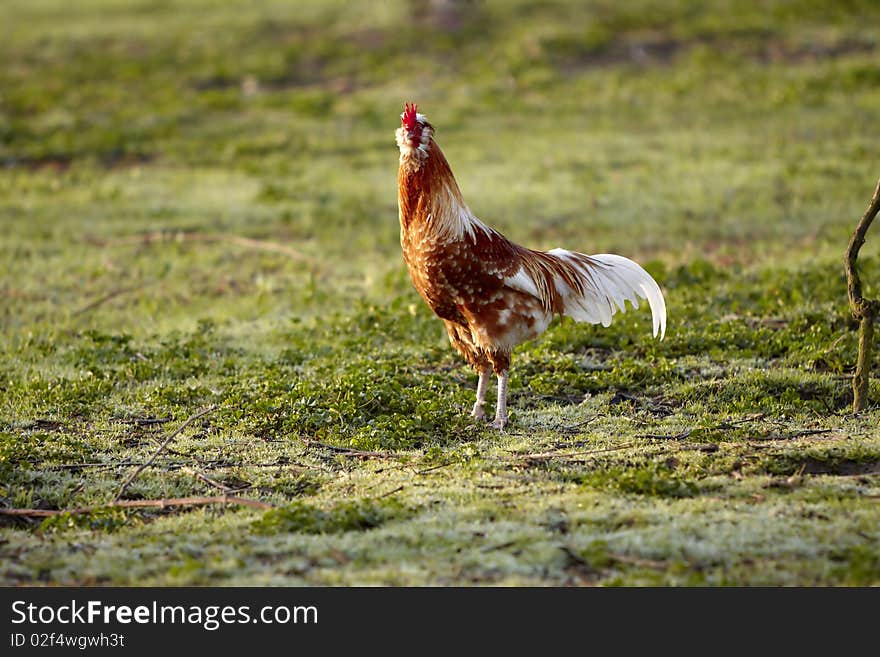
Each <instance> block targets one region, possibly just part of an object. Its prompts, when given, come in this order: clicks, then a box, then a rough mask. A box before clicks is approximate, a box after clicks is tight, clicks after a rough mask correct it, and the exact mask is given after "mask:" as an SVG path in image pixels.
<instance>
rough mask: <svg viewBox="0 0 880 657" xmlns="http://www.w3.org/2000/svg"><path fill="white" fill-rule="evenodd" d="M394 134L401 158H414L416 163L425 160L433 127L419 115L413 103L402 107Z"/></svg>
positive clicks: (423, 116) (422, 115)
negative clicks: (398, 124)
mask: <svg viewBox="0 0 880 657" xmlns="http://www.w3.org/2000/svg"><path fill="white" fill-rule="evenodd" d="M396 134H397V145H398V147H400V156H401V158H404V157H407V158H411V157H415V158H416V161H424V160H425V159H427V157H428V150H429V148H430V143H431V137H432V136H433V134H434V127H433V126H432V125H431V124H430V123H428V119H426V118H425V115H424V114H419V109H418V106H417V105H416V104H415V103H413V104H412V105H410V104H409V103H406V104H405V105H404V108H403V113H402V114H401V115H400V127H399V128H398V129H397V133H396Z"/></svg>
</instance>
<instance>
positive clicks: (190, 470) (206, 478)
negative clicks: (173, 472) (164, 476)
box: [180, 465, 252, 495]
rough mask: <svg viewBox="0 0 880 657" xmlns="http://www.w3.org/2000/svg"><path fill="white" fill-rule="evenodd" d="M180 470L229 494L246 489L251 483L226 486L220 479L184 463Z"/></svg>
mask: <svg viewBox="0 0 880 657" xmlns="http://www.w3.org/2000/svg"><path fill="white" fill-rule="evenodd" d="M180 471H181V472H185V473H187V474H190V475H192V476H193V477H195V478H196V479H198V480H199V481H203V482H205V483H206V484H208V485H209V486H213V487H214V488H217V489H219V490H221V491H222V492H223V493H224V494H226V495H230V494H233V493H236V492H239V491H243V490H246V489H248V488H251V487H252V485H251V484H248V485H247V486H242V487H240V488H232V487H231V486H227V485H226V484H224V483H222V482H220V481H217V480H216V479H212V478H211V477H209V476H208V475H206V474H204V473H203V472H199V471H198V470H196V469H195V468H191V467H189V466H186V465H185V466H183V467H182V468H180Z"/></svg>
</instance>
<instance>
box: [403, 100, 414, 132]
mask: <svg viewBox="0 0 880 657" xmlns="http://www.w3.org/2000/svg"><path fill="white" fill-rule="evenodd" d="M418 111H419V107H418V105H416V104H415V103H413V104H412V105H410V104H409V103H405V104H404V106H403V115H402V116H401V117H400V123H401V124H402V125H403V127H404V128H406V129H407V130H409V131H413V130H415V129H416V113H417V112H418Z"/></svg>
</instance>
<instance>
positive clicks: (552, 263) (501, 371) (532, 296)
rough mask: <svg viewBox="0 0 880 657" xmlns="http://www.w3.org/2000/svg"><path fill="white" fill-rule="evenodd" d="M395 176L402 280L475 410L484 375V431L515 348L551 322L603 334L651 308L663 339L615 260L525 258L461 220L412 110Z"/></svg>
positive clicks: (654, 296)
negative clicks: (616, 321)
mask: <svg viewBox="0 0 880 657" xmlns="http://www.w3.org/2000/svg"><path fill="white" fill-rule="evenodd" d="M400 121H401V126H400V128H398V129H397V132H396V136H397V145H398V147H399V148H400V168H399V170H398V174H397V185H398V210H399V217H400V243H401V247H402V248H403V258H404V260H405V261H406V265H407V268H408V269H409V275H410V278H411V279H412V282H413V285H414V286H415V288H416V290H418V292H419V294H420V295H421V296H422V298H423V299H424V300H425V302H426V303H427V304H428V306H430V308H431V310H433V311H434V313H435V314H436V315H437V316H438V317H440V319H442V320H443V322H444V324H445V325H446V332H447V333H448V334H449V340H450V342H451V343H452V346H453V347H455V349H456V350H458V352H459V353H461V355H462V356H464V358H465V360H467V362H468V363H469V364H470V365H471V366H472V367H473V368H474V370H476V372H477V374H478V376H479V381H478V383H477V399H476V402H475V403H474V408H473V412H472V413H471V415H472V416H473V417H474V418H476V419H477V420H485V418H486V413H485V411H484V410H483V407H484V406H485V404H486V391H487V389H488V387H489V380H490V378H491V375H492V373H494V374H495V376H496V377H497V379H498V398H497V402H496V407H495V420H494V421H493V422H492V426H494V427H495V428H497V429H504V427H505V426H506V425H507V422H508V413H507V380H508V371H509V369H510V356H511V353H512V351H513V349H514V347H516V346H517V345H519V344H521V343H523V342H525V341H527V340H531V339H533V338H535V337H537V336H539V335H540V334H541V333H543V332H544V331H545V330H546V329H547V327H548V325H549V324H550V322H551V320H552V319H553V318H554V317H555V316H557V315H559V316H563V315H564V316H566V317H571V318H573V319H574V320H576V321H579V322H588V323H590V324H602V326H608V325H609V324H610V323H611V317H612V315H614V314H615V313H616V312H617V311H620V312H625V311H626V308H625V304H626V301H629V302H630V303H632V305H633V307H635V308H638V299H639V298H646V299H647V300H648V303H649V304H650V306H651V315H652V318H653V322H654V337H656V336H657V334H658V333H659V334H660V339H661V340H662V339H663V336H664V334H665V333H666V303H665V301H664V299H663V294H662V292H661V291H660V287H659V286H658V285H657V282H656V281H655V280H654V279H653V278H651V276H650V275H649V274H648V273H647V272H646V271H645V270H644V269H642V267H640V266H639V265H638V264H636V263H635V262H633V261H632V260H629V259H627V258H624V257H622V256H619V255H612V254H608V253H602V254H599V255H584V254H583V253H576V252H574V251H566V250H565V249H553V250H552V251H546V252H545V251H534V250H532V249H527V248H525V247H522V246H519V245H518V244H514V243H513V242H511V241H510V240H508V239H507V238H506V237H504V236H503V235H502V234H501V233H499V232H498V231H496V230H493V229H492V228H490V227H489V226H487V225H486V224H484V223H483V222H481V221H480V220H479V219H477V218H476V217H475V216H474V214H473V212H471V211H470V209H469V208H468V206H467V204H466V203H465V202H464V198H463V197H462V194H461V190H460V189H459V188H458V184H457V183H456V182H455V177H454V176H453V175H452V170H451V169H450V167H449V163H448V162H447V161H446V158H445V157H444V156H443V151H441V150H440V146H439V145H438V144H437V142H436V141H435V140H434V127H433V126H432V125H431V124H430V123H429V122H428V120H427V119H426V118H425V116H424V114H420V113H419V112H418V109H417V107H416V105H415V104H413V105H410V104H409V103H407V104H406V105H405V106H404V111H403V113H402V114H401V115H400Z"/></svg>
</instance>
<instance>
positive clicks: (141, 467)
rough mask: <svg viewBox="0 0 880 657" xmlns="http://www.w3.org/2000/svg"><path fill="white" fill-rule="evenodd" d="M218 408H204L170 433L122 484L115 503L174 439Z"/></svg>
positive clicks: (214, 406)
mask: <svg viewBox="0 0 880 657" xmlns="http://www.w3.org/2000/svg"><path fill="white" fill-rule="evenodd" d="M217 408H218V407H217V405H216V404H214V405H212V406H208V408H203V409H202V410H201V411H199V412H198V413H196V414H195V415H191V416H190V417H189V418H187V420H186V422H184V423H183V424H181V425H180V426H179V427H177V428H176V429H175V430H174V431H172V432H171V433H169V434H168V436H167V437H166V438H165V440H163V441H162V443H161V444H160V445H159V448H158V449H157V450H156V451H155V452H153V455H152V456H150V458H148V459H147V460H146V461H145V462H144V463H143V464H141V465H139V466H138V468H137V470H135V471H134V472H132V473H131V474H130V475H129V476H128V477H126V479H125V481H124V482H122V485H121V486H120V487H119V491H118V492H117V493H116V496H115V497H114V498H113V502H114V503H116V502H118V501H119V499H120V498H121V497H122V494H123V493H124V492H125V490H126V489H127V488H128V487H129V485H130V484H131V482H133V481H134V480H135V478H137V476H138V475H139V474H140V473H141V472H143V471H144V470H145V469H146V468H148V467H149V466H151V465H152V464H153V461H155V460H156V457H158V456H159V454H161V453H162V450H164V449H165V448H166V447H167V446H168V443H170V442H171V441H172V440H174V438H175V437H176V436H177V435H178V434H179V433H180V432H181V431H183V430H184V429H186V428H187V427H188V426H189V425H190V424H192V423H193V422H195V421H196V420H198V419H199V418H200V417H203V416H205V415H207V414H208V413H213V412H214V411H216V410H217Z"/></svg>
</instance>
